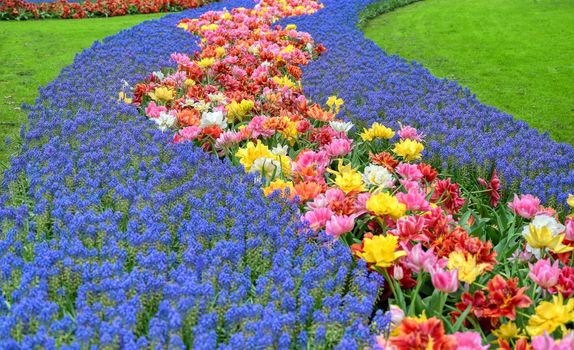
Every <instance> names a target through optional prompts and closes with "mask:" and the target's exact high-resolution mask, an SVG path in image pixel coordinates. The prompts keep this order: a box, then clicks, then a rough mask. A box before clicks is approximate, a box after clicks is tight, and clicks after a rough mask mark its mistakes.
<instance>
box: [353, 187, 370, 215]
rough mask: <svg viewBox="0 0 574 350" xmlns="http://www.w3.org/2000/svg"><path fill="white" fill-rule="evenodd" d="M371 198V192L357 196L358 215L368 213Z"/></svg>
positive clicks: (356, 207)
mask: <svg viewBox="0 0 574 350" xmlns="http://www.w3.org/2000/svg"><path fill="white" fill-rule="evenodd" d="M369 198H371V192H362V193H359V195H358V196H357V201H356V202H355V209H356V213H357V214H359V215H361V214H364V213H366V212H367V201H368V200H369Z"/></svg>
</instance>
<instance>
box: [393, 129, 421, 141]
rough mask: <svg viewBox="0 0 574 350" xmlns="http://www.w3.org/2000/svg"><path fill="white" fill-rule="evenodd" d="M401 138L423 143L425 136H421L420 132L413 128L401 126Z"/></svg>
mask: <svg viewBox="0 0 574 350" xmlns="http://www.w3.org/2000/svg"><path fill="white" fill-rule="evenodd" d="M398 134H399V137H400V138H401V139H402V140H404V139H411V140H416V141H422V139H423V137H425V135H424V134H419V132H418V130H417V129H415V128H413V127H412V126H408V125H407V126H403V125H401V129H400V130H399V132H398Z"/></svg>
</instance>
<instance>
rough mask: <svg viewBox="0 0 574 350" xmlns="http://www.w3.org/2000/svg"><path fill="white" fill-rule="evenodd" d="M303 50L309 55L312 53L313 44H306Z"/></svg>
mask: <svg viewBox="0 0 574 350" xmlns="http://www.w3.org/2000/svg"><path fill="white" fill-rule="evenodd" d="M305 50H307V51H309V52H310V53H313V44H311V43H307V45H305Z"/></svg>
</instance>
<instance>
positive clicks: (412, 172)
mask: <svg viewBox="0 0 574 350" xmlns="http://www.w3.org/2000/svg"><path fill="white" fill-rule="evenodd" d="M395 171H396V172H397V174H399V175H400V176H401V177H403V178H404V179H407V180H410V181H418V180H420V179H422V177H423V173H422V172H421V171H420V170H419V167H418V166H416V165H415V164H408V163H401V164H399V165H398V166H397V167H396V168H395Z"/></svg>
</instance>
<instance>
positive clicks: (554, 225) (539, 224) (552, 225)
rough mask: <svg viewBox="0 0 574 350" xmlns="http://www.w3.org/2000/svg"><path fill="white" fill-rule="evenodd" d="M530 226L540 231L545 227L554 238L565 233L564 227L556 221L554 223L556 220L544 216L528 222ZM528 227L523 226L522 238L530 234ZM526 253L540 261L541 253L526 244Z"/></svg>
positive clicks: (538, 216) (537, 216)
mask: <svg viewBox="0 0 574 350" xmlns="http://www.w3.org/2000/svg"><path fill="white" fill-rule="evenodd" d="M530 225H532V226H534V227H535V228H537V229H541V228H543V227H546V228H547V229H548V230H549V231H550V233H551V234H552V237H556V236H558V235H559V234H561V233H563V232H564V231H566V226H564V225H562V224H561V223H559V222H558V221H556V219H554V218H553V217H552V216H549V215H546V214H543V215H536V216H535V217H534V219H533V220H532V221H531V222H530ZM530 225H526V226H524V228H523V229H522V236H524V237H526V236H527V235H528V234H530ZM526 251H527V252H530V253H532V254H534V256H536V258H538V259H540V255H541V253H542V252H541V250H540V249H539V248H532V247H531V246H530V245H529V244H528V243H527V244H526Z"/></svg>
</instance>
